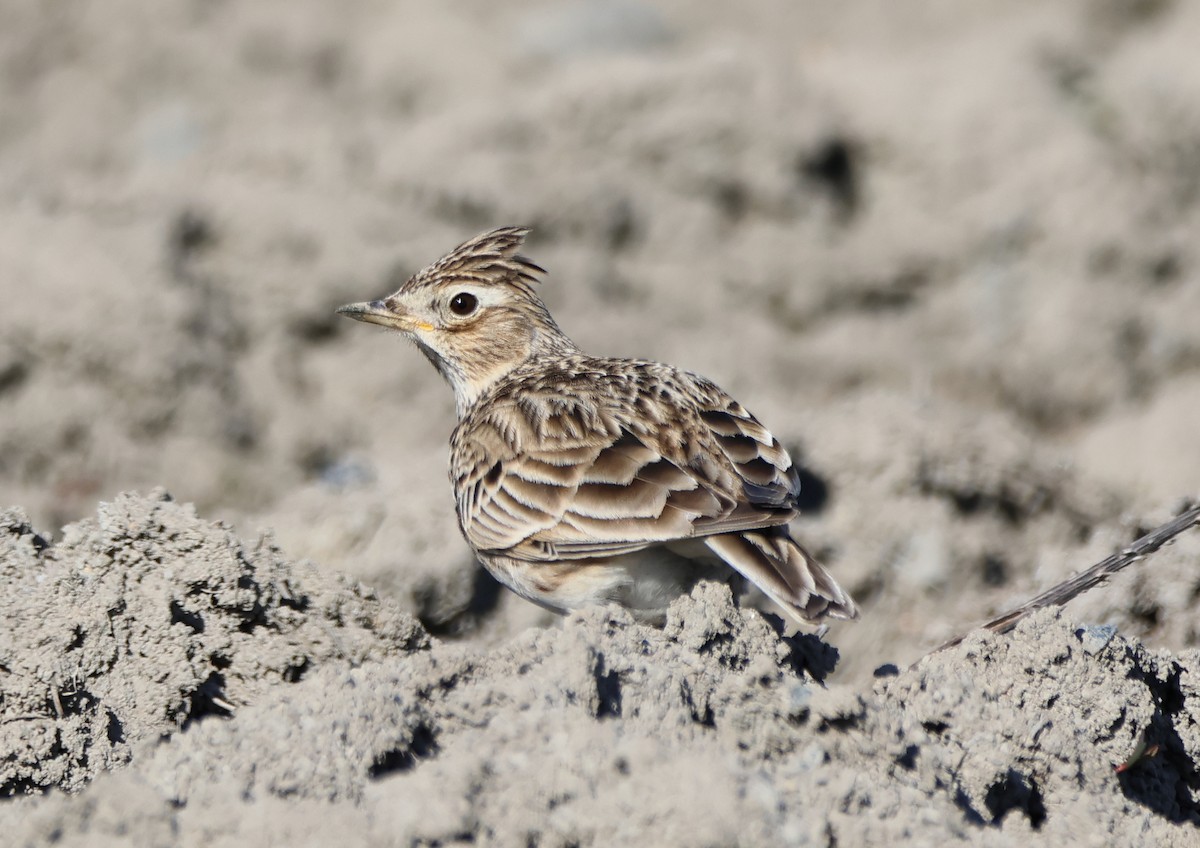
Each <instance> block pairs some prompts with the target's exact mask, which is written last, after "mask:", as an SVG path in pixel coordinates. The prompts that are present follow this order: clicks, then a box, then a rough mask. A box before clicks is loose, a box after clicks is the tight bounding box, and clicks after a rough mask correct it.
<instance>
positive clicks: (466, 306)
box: [450, 292, 479, 316]
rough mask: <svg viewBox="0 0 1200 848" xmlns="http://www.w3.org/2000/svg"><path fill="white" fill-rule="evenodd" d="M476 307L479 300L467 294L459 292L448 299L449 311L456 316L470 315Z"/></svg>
mask: <svg viewBox="0 0 1200 848" xmlns="http://www.w3.org/2000/svg"><path fill="white" fill-rule="evenodd" d="M478 305H479V299H478V298H477V297H475V295H473V294H468V293H467V292H459V293H458V294H456V295H455V296H454V297H452V298H450V311H451V312H453V313H454V314H455V315H458V316H464V315H470V314H471V313H472V312H474V311H475V307H476V306H478Z"/></svg>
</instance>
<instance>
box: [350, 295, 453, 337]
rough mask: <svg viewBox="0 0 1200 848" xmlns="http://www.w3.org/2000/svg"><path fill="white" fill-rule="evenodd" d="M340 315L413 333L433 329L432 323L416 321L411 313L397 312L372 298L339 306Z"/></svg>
mask: <svg viewBox="0 0 1200 848" xmlns="http://www.w3.org/2000/svg"><path fill="white" fill-rule="evenodd" d="M337 313H338V315H345V316H346V317H347V318H353V319H354V320H355V321H364V322H366V323H367V324H378V325H380V326H381V327H390V328H392V329H393V330H399V331H400V332H402V333H411V332H412V331H413V330H417V329H422V330H429V329H432V327H430V325H428V324H426V323H425V322H424V321H416V320H414V319H413V318H412V317H410V316H409V315H406V314H404V313H403V312H397V311H395V310H393V309H389V308H388V307H387V305H386V304H385V303H384V302H383V301H382V300H371V301H366V302H364V303H347V304H346V305H345V306H339V307H338V310H337Z"/></svg>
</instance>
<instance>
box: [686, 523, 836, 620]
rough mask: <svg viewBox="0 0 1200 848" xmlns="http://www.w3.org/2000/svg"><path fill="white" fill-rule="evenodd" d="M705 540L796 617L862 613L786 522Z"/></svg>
mask: <svg viewBox="0 0 1200 848" xmlns="http://www.w3.org/2000/svg"><path fill="white" fill-rule="evenodd" d="M704 542H705V544H707V545H708V547H709V548H710V549H711V550H712V551H713V552H714V553H715V554H716V555H717V556H719V557H720V558H721V559H723V560H724V561H725V562H726V563H728V564H729V566H730V567H732V568H733V569H735V570H736V571H737V572H738V573H740V574H741V575H742V576H743V577H745V578H747V579H748V580H750V581H751V582H752V583H754V585H755V586H757V587H758V588H760V589H762V590H763V592H765V593H766V595H767V597H769V598H770V599H771V600H773V601H775V603H777V604H779V605H780V606H781V607H783V609H784V610H785V611H786V612H788V613H790V614H791V615H792V617H793V618H796V619H799V620H801V621H820V620H821V619H823V618H826V617H829V618H844V619H854V618H858V607H857V606H855V604H854V601H853V599H851V597H850V595H849V593H848V592H846V591H845V590H844V589H843V588H842V587H841V586H839V585H838V584H837V581H836V580H834V579H833V575H831V574H830V573H829V572H828V571H826V570H825V567H824V566H823V565H821V563H819V562H817V560H816V558H815V557H813V555H812V554H810V553H809V552H808V551H806V550H804V548H802V547H800V545H799V544H797V543H796V541H795V540H794V539H792V537H791V536H790V535H788V532H787V528H785V527H765V528H763V529H761V530H744V531H741V532H738V533H721V534H718V535H715V536H708V537H706V538H705V539H704Z"/></svg>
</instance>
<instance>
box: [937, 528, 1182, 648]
mask: <svg viewBox="0 0 1200 848" xmlns="http://www.w3.org/2000/svg"><path fill="white" fill-rule="evenodd" d="M1197 525H1200V506H1193V507H1192V508H1191V509H1188V510H1187V511H1185V512H1183V513H1180V515H1179V517H1178V518H1175V519H1173V520H1171V521H1168V522H1167V523H1166V524H1164V525H1162V526H1161V527H1157V528H1155V529H1154V530H1151V531H1150V532H1149V533H1147V534H1146V535H1145V536H1142V537H1141V538H1140V539H1138V540H1137V541H1136V542H1134V543H1133V544H1132V545H1130V546H1129V547H1127V548H1125V550H1123V551H1120V552H1119V553H1115V554H1113V555H1112V556H1110V557H1107V558H1106V559H1103V560H1101V561H1100V562H1098V563H1096V564H1095V565H1093V566H1092V567H1091V568H1089V569H1088V570H1087V571H1084V572H1081V573H1079V574H1076V575H1075V576H1074V577H1071V578H1069V579H1067V580H1064V581H1063V582H1062V583H1059V584H1058V585H1057V586H1054V587H1053V588H1051V589H1048V590H1046V591H1045V592H1042V594H1040V595H1038V596H1037V597H1036V598H1034V599H1033V600H1031V601H1027V602H1026V603H1024V604H1022V605H1021V606H1019V607H1017V608H1016V609H1013V610H1009V611H1008V612H1006V613H1004V614H1003V615H1001V616H998V617H997V618H993V619H992V620H991V621H989V622H987V623H986V624H983V625H980V626H981V627H983V629H985V630H991V631H992V632H993V633H1007V632H1008V631H1010V630H1012V629H1013V628H1014V627H1016V626H1017V622H1019V621H1020V620H1021V619H1023V618H1025V617H1026V616H1028V615H1029V614H1030V613H1032V612H1034V611H1036V610H1040V609H1043V608H1045V607H1053V606H1062V605H1063V604H1065V603H1066V602H1067V601H1069V600H1071V599H1072V598H1074V597H1075V596H1076V595H1082V594H1083V593H1084V592H1086V591H1087V590H1088V589H1092V588H1095V587H1096V586H1098V585H1099V584H1101V583H1103V582H1104V581H1105V580H1107V579H1108V578H1109V577H1111V576H1112V575H1114V574H1116V573H1117V572H1118V571H1120V570H1121V569H1122V568H1125V567H1126V566H1127V565H1130V564H1131V563H1135V562H1137V561H1138V560H1140V559H1143V558H1145V557H1148V556H1149V555H1150V554H1152V553H1154V552H1155V551H1157V550H1158V549H1159V548H1161V547H1162V546H1163V545H1165V544H1166V543H1167V542H1169V541H1171V540H1172V539H1174V538H1175V537H1176V536H1178V535H1179V534H1180V533H1182V532H1183V531H1184V530H1187V529H1189V528H1191V527H1196V526H1197ZM969 633H970V631H968V633H963V634H962V635H961V636H957V637H955V638H954V639H951V640H950V641H949V642H947V643H946V644H944V645H940V646H939V647H937V648H934V649H933V650H932V651H930V652H929V654H936V653H937V652H938V651H943V650H945V649H946V648H953V647H954V646H955V645H957V644H958V643H959V642H961V641H962V640H963V639H965V638H967V636H968V635H969ZM929 654H926V656H929Z"/></svg>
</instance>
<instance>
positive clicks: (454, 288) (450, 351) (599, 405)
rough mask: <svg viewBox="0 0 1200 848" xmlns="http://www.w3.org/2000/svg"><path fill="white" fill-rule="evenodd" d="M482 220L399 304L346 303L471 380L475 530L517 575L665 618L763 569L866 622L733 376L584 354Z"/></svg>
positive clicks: (517, 233) (468, 417) (796, 597)
mask: <svg viewBox="0 0 1200 848" xmlns="http://www.w3.org/2000/svg"><path fill="white" fill-rule="evenodd" d="M528 232H529V231H528V230H527V229H526V228H523V227H503V228H501V229H497V230H492V231H491V232H487V233H483V234H482V235H479V236H477V237H475V238H473V239H471V240H470V241H468V242H466V243H464V244H462V245H460V246H459V247H457V248H455V249H454V250H453V251H451V252H450V253H449V254H447V255H446V256H444V257H443V258H441V259H439V260H438V261H437V262H435V263H434V264H432V265H430V266H429V267H427V268H425V269H424V270H422V271H419V272H418V273H416V274H414V275H413V276H412V277H411V278H409V279H408V281H407V282H405V283H404V285H402V286H401V287H400V288H399V290H397V291H396V292H395V293H394V294H391V295H389V296H388V297H386V298H384V299H382V300H373V301H370V302H365V303H352V304H349V305H347V306H343V307H341V308H340V309H339V310H338V312H339V313H341V314H342V315H345V316H347V317H350V318H354V319H356V320H359V321H366V322H368V323H371V324H379V325H382V326H384V327H389V328H391V329H394V330H398V331H399V332H400V333H401V334H402V335H404V336H405V337H407V338H408V339H410V340H411V341H413V342H414V343H415V344H416V346H417V348H418V349H419V350H420V351H421V353H423V354H425V356H426V357H427V358H428V359H429V361H430V362H431V363H433V367H434V368H436V369H437V370H438V372H439V373H440V374H441V375H442V376H443V377H444V378H445V379H446V380H447V382H449V383H450V386H451V387H452V388H453V389H454V398H455V405H456V407H457V413H458V424H457V426H456V427H455V428H454V432H453V434H452V435H451V437H450V480H451V483H452V484H453V486H454V495H455V501H456V504H457V510H458V520H459V524H460V526H461V528H462V532H463V535H464V536H465V537H466V540H467V542H468V543H469V544H470V546H471V548H472V549H473V550H474V551H475V554H476V555H477V556H478V558H479V560H480V561H481V562H482V563H483V565H484V566H485V567H486V568H487V570H488V571H490V572H491V573H492V575H494V576H495V577H496V579H497V580H499V581H500V582H501V583H503V584H504V585H506V586H508V587H509V588H510V589H512V590H513V591H515V592H516V593H517V594H519V595H521V596H523V597H525V598H528V599H529V600H531V601H533V602H535V603H537V604H540V605H542V606H544V607H547V608H549V609H552V610H556V611H559V612H565V611H568V610H573V609H577V608H579V607H583V606H587V605H591V604H606V603H616V604H620V605H621V606H624V607H626V608H627V609H629V610H631V611H632V613H633V614H634V615H635V617H637V618H639V619H640V620H643V621H648V622H661V621H662V620H663V618H664V615H665V612H666V608H667V606H668V604H670V603H671V601H672V600H674V599H675V598H676V597H678V596H679V595H681V594H684V593H686V592H688V591H690V589H691V587H692V586H693V585H694V584H695V583H696V582H697V581H698V580H701V579H728V580H729V581H730V582H738V578H737V575H741V577H742V578H745V579H748V580H749V581H750V582H751V583H753V584H754V585H755V586H757V587H758V588H759V589H761V590H762V592H763V593H764V594H765V595H766V596H767V597H768V598H770V599H771V600H772V601H774V602H775V603H776V604H777V605H778V606H779V607H780V608H781V609H782V610H783V611H784V612H785V613H787V614H788V615H789V616H790V617H791V618H792V619H794V620H796V621H800V622H803V621H809V622H815V621H818V620H820V619H822V618H825V617H830V618H842V619H852V618H857V616H858V610H857V608H856V607H855V604H854V601H852V600H851V599H850V596H849V595H848V594H847V593H846V592H845V591H844V590H843V589H842V588H841V587H840V586H838V584H837V582H836V581H835V580H834V579H833V577H832V576H831V575H830V574H829V572H828V571H826V570H825V568H823V567H822V566H821V565H820V563H818V562H817V561H816V559H814V558H813V557H812V555H810V554H809V553H808V552H807V551H806V550H805V549H804V548H802V547H801V546H800V545H799V544H797V542H796V541H795V540H794V539H793V538H792V537H791V535H790V534H789V533H788V528H787V524H788V522H789V521H790V520H791V519H792V518H794V517H795V516H796V515H797V514H798V510H797V505H796V504H797V495H798V494H799V491H800V476H799V474H798V471H797V468H796V466H795V465H794V464H793V463H792V460H791V458H790V457H789V456H788V453H787V451H786V450H784V448H783V447H782V446H781V445H780V443H779V440H778V439H776V438H775V437H774V436H772V435H771V433H770V432H769V431H768V430H767V428H766V427H764V426H763V425H762V424H761V423H759V421H758V419H756V418H755V417H754V416H753V415H751V414H750V412H749V411H748V410H747V409H746V408H745V407H744V406H742V405H741V404H740V403H738V402H737V401H736V400H734V399H733V398H732V397H730V396H729V395H728V394H726V393H725V392H724V391H722V390H721V389H720V388H718V387H717V386H716V384H714V383H712V382H711V381H709V380H707V379H705V378H704V377H701V376H699V375H696V374H691V373H688V372H686V371H681V370H679V369H677V368H673V367H671V366H669V365H663V364H660V363H658V362H651V361H646V360H638V359H610V358H601V357H595V356H589V355H587V354H586V353H584V352H583V351H581V350H580V349H579V348H578V347H577V346H576V345H575V343H574V342H572V341H571V340H570V339H569V338H568V337H567V336H566V334H565V333H563V331H562V330H560V329H559V327H558V325H557V324H556V323H555V322H554V319H553V318H552V317H551V315H550V312H549V311H548V310H547V309H546V305H545V304H544V303H543V302H542V300H541V298H540V297H539V296H538V293H537V290H536V289H535V284H536V283H537V282H538V280H539V278H540V275H542V274H545V271H544V270H543V269H542V268H539V267H538V266H537V265H535V264H534V263H533V262H531V261H530V260H529V259H526V258H525V257H523V256H521V255H520V254H519V253H518V252H517V251H518V250H519V249H520V248H521V246H522V244H523V243H524V240H525V237H526V235H527V234H528Z"/></svg>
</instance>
